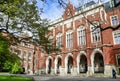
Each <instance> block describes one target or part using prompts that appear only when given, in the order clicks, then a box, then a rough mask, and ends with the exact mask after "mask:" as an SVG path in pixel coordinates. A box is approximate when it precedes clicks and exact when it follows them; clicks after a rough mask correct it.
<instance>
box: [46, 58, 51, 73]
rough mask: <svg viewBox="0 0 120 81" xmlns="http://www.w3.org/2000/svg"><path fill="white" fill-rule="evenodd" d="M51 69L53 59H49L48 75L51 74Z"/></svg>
mask: <svg viewBox="0 0 120 81" xmlns="http://www.w3.org/2000/svg"><path fill="white" fill-rule="evenodd" d="M51 67H52V59H50V58H49V59H48V72H47V73H48V74H50V73H51Z"/></svg>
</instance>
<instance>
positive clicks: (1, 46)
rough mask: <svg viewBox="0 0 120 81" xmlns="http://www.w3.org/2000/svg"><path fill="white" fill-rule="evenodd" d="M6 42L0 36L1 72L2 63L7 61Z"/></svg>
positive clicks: (0, 68)
mask: <svg viewBox="0 0 120 81" xmlns="http://www.w3.org/2000/svg"><path fill="white" fill-rule="evenodd" d="M8 48H9V45H8V40H7V39H6V38H4V37H3V36H2V35H1V34H0V70H3V66H4V63H5V61H6V60H7V59H9V49H8Z"/></svg>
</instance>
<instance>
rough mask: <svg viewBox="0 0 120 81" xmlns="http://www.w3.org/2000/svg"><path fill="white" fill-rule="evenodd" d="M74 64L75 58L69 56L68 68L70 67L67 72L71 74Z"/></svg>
mask: <svg viewBox="0 0 120 81" xmlns="http://www.w3.org/2000/svg"><path fill="white" fill-rule="evenodd" d="M72 66H73V58H72V56H69V57H68V64H67V68H68V70H67V73H68V74H71V70H72Z"/></svg>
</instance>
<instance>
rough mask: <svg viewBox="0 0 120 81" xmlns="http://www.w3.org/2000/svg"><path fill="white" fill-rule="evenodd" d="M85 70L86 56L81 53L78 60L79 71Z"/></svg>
mask: <svg viewBox="0 0 120 81" xmlns="http://www.w3.org/2000/svg"><path fill="white" fill-rule="evenodd" d="M86 72H87V57H86V56H85V55H81V56H80V62H79V73H86Z"/></svg>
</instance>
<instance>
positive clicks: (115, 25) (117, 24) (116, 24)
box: [110, 15, 119, 26]
mask: <svg viewBox="0 0 120 81" xmlns="http://www.w3.org/2000/svg"><path fill="white" fill-rule="evenodd" d="M113 17H116V18H117V24H116V25H114V24H113V22H112V18H113ZM110 22H111V26H117V25H118V24H119V20H118V15H112V16H110Z"/></svg>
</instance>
